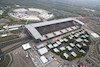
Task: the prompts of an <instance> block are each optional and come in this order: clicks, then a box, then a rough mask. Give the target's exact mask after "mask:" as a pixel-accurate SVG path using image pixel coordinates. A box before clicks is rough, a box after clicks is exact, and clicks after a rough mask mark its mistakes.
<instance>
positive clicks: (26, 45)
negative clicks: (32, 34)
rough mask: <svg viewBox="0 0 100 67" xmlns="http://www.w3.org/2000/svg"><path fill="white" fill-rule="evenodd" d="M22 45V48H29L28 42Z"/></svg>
mask: <svg viewBox="0 0 100 67" xmlns="http://www.w3.org/2000/svg"><path fill="white" fill-rule="evenodd" d="M22 47H23V49H24V50H28V49H30V48H31V46H30V44H29V43H26V44H23V45H22Z"/></svg>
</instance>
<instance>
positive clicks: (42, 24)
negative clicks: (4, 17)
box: [25, 18, 82, 40]
mask: <svg viewBox="0 0 100 67" xmlns="http://www.w3.org/2000/svg"><path fill="white" fill-rule="evenodd" d="M67 21H76V19H74V18H65V19H59V20H52V21H45V22H40V23H35V24H28V25H25V27H26V29H27V30H28V31H29V32H30V34H31V35H32V37H34V38H35V39H36V40H37V39H40V40H45V39H46V38H45V37H43V35H42V34H40V32H39V31H38V30H37V29H36V28H38V27H45V26H47V25H49V26H50V25H52V24H58V23H63V22H66V23H67ZM80 22H81V21H78V22H77V23H80ZM81 23H82V22H81ZM65 29H68V31H72V29H71V27H69V28H65ZM58 31H59V32H56V31H54V32H55V33H56V35H58V34H59V35H60V34H61V32H60V31H61V30H58ZM54 32H50V33H54ZM62 32H66V31H65V30H63V31H62ZM44 35H46V34H44ZM47 36H48V37H51V36H50V35H47ZM52 37H53V34H52Z"/></svg>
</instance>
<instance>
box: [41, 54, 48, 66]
mask: <svg viewBox="0 0 100 67" xmlns="http://www.w3.org/2000/svg"><path fill="white" fill-rule="evenodd" d="M40 59H41V61H42V62H43V63H44V64H45V63H47V62H48V59H47V58H46V57H45V56H41V57H40Z"/></svg>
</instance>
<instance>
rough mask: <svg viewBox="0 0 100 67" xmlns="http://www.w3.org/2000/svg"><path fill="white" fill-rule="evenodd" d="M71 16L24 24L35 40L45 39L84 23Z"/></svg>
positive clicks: (69, 30)
mask: <svg viewBox="0 0 100 67" xmlns="http://www.w3.org/2000/svg"><path fill="white" fill-rule="evenodd" d="M77 21H78V20H76V19H73V18H65V19H59V20H52V21H46V22H41V23H35V24H28V25H25V27H26V29H27V31H28V32H29V33H30V34H31V36H32V37H34V38H35V39H36V40H41V41H44V40H47V39H50V38H53V37H56V36H60V35H63V34H65V33H67V32H71V31H74V30H76V29H79V28H80V26H82V25H83V24H84V23H82V22H81V21H79V22H77Z"/></svg>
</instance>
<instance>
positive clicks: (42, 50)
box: [38, 47, 48, 55]
mask: <svg viewBox="0 0 100 67" xmlns="http://www.w3.org/2000/svg"><path fill="white" fill-rule="evenodd" d="M38 52H39V53H40V54H41V55H43V54H45V53H47V52H48V50H47V48H46V47H43V48H41V49H39V50H38Z"/></svg>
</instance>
